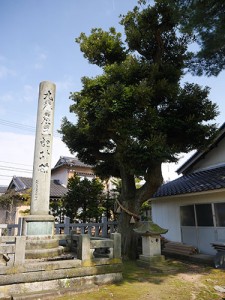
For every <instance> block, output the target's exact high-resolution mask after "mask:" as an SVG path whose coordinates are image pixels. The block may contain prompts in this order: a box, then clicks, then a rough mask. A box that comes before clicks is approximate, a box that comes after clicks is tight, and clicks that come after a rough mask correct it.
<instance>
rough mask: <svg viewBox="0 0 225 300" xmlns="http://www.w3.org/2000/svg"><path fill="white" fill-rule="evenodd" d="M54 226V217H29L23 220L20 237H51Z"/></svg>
mask: <svg viewBox="0 0 225 300" xmlns="http://www.w3.org/2000/svg"><path fill="white" fill-rule="evenodd" d="M54 226H55V218H54V216H51V215H29V216H26V217H24V218H23V226H22V235H26V236H28V235H40V236H42V235H53V234H54Z"/></svg>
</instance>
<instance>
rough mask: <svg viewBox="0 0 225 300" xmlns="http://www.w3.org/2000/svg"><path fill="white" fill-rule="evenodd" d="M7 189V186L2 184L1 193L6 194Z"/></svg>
mask: <svg viewBox="0 0 225 300" xmlns="http://www.w3.org/2000/svg"><path fill="white" fill-rule="evenodd" d="M6 191H7V186H3V185H0V194H4V193H5V192H6Z"/></svg>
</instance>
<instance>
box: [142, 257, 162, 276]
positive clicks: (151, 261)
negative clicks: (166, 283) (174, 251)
mask: <svg viewBox="0 0 225 300" xmlns="http://www.w3.org/2000/svg"><path fill="white" fill-rule="evenodd" d="M164 263H165V256H164V255H154V256H147V255H140V256H139V259H138V260H137V265H138V266H139V267H144V268H150V269H152V270H154V271H157V272H162V268H163V266H164Z"/></svg>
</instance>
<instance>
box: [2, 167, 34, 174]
mask: <svg viewBox="0 0 225 300" xmlns="http://www.w3.org/2000/svg"><path fill="white" fill-rule="evenodd" d="M0 170H4V171H10V172H12V171H13V172H14V171H16V172H25V173H31V172H32V170H28V169H21V168H14V167H5V166H0Z"/></svg>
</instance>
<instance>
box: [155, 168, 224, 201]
mask: <svg viewBox="0 0 225 300" xmlns="http://www.w3.org/2000/svg"><path fill="white" fill-rule="evenodd" d="M222 188H225V166H222V167H218V168H213V169H208V170H203V171H198V172H194V173H190V174H188V175H184V176H182V177H179V178H178V179H175V180H173V181H170V182H168V183H165V184H163V185H161V187H160V188H159V189H158V190H157V192H156V193H155V194H154V195H153V198H157V197H168V196H175V195H182V194H188V193H198V192H204V191H210V190H216V189H222Z"/></svg>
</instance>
